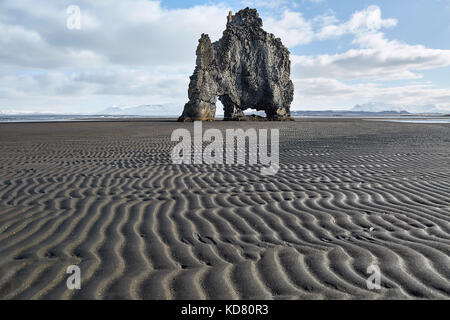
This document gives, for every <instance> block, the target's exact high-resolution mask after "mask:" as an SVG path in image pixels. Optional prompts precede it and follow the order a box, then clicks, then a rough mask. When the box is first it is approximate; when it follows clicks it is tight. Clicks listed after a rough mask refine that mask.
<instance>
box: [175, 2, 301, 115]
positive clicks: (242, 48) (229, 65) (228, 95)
mask: <svg viewBox="0 0 450 320" xmlns="http://www.w3.org/2000/svg"><path fill="white" fill-rule="evenodd" d="M262 25H263V23H262V20H261V18H260V17H259V15H258V12H257V11H256V10H255V9H249V8H246V9H243V10H241V11H239V12H238V13H236V14H235V15H232V13H231V12H230V14H229V16H228V22H227V28H226V30H225V31H224V33H223V37H222V38H221V39H220V40H219V41H216V42H214V43H211V40H210V39H209V36H208V35H206V34H202V36H201V38H200V40H199V44H198V47H197V66H196V68H195V71H194V74H193V75H192V76H191V77H190V79H191V81H190V84H189V102H188V103H186V105H185V106H184V111H183V114H182V115H181V117H180V118H179V119H178V120H179V121H195V120H202V121H212V120H214V118H215V115H216V101H217V99H219V100H220V101H221V102H222V104H223V106H224V114H225V120H249V119H258V117H246V116H245V115H244V111H245V110H247V109H256V110H258V111H265V113H266V116H267V118H266V119H267V120H292V118H291V115H290V105H291V103H292V100H293V97H294V85H293V83H292V81H291V79H290V69H291V62H290V60H289V50H288V49H287V48H286V47H285V46H283V44H282V43H281V40H280V39H279V38H275V36H274V35H273V34H271V33H267V32H266V31H264V30H263V29H262Z"/></svg>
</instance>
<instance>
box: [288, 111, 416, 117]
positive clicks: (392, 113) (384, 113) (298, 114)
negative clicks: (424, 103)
mask: <svg viewBox="0 0 450 320" xmlns="http://www.w3.org/2000/svg"><path fill="white" fill-rule="evenodd" d="M410 114H411V113H409V112H406V111H401V112H399V111H379V112H378V111H374V112H372V111H354V110H304V111H302V110H297V111H291V115H292V116H294V117H314V116H321V117H324V116H330V117H331V116H348V117H350V116H399V115H410Z"/></svg>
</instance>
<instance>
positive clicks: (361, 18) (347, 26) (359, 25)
mask: <svg viewBox="0 0 450 320" xmlns="http://www.w3.org/2000/svg"><path fill="white" fill-rule="evenodd" d="M396 25H397V20H396V19H382V18H381V9H380V8H379V7H378V6H369V7H368V8H367V9H365V10H362V11H358V12H355V13H354V14H353V15H352V17H351V18H350V20H349V21H347V22H344V23H340V24H329V25H326V26H324V27H323V28H322V29H321V30H320V31H319V32H318V33H317V37H318V38H319V39H327V38H331V37H339V36H342V35H344V34H348V33H353V34H357V33H361V32H367V31H377V30H380V29H381V28H390V27H394V26H396Z"/></svg>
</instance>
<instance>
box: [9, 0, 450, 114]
mask: <svg viewBox="0 0 450 320" xmlns="http://www.w3.org/2000/svg"><path fill="white" fill-rule="evenodd" d="M71 5H76V6H77V7H78V8H79V9H80V14H81V18H80V23H81V24H80V29H69V28H68V27H67V20H68V19H69V16H70V13H68V12H67V8H68V7H69V6H71ZM246 6H250V7H253V8H256V9H258V12H259V13H260V16H261V17H262V19H263V22H264V28H265V29H266V30H267V31H269V32H272V33H274V34H275V35H276V36H277V37H280V38H281V39H282V41H283V43H284V44H285V45H286V46H288V47H289V49H290V51H291V61H292V79H293V81H294V85H295V98H294V102H293V104H292V109H293V110H301V109H308V110H311V109H322V110H323V109H350V108H352V107H353V106H354V105H356V104H370V103H371V105H374V104H377V103H379V104H390V105H395V106H402V107H404V108H406V109H409V110H410V111H417V110H419V111H424V110H430V111H433V110H440V111H443V112H450V76H449V75H450V41H449V40H448V39H450V19H449V17H450V0H414V1H411V0H410V1H407V0H395V1H392V0H391V1H387V0H383V1H375V0H374V1H366V0H362V1H361V0H359V1H357V0H345V1H340V0H334V1H333V0H298V1H292V0H281V1H270V0H232V1H202V0H191V1H181V0H172V1H169V0H167V1H148V0H121V1H109V0H96V1H91V0H79V1H75V0H67V1H66V0H58V1H56V0H54V1H44V0H38V1H31V0H16V1H1V2H0V112H2V113H11V112H52V113H95V112H99V111H101V110H104V109H106V108H109V107H112V106H119V107H126V106H130V107H131V106H137V105H144V104H145V105H147V104H154V105H162V107H161V109H160V110H162V111H161V112H170V113H174V114H178V113H181V111H182V108H183V105H184V103H185V102H186V101H187V86H188V82H189V76H190V75H191V74H192V71H193V69H194V64H195V48H196V45H197V41H198V38H199V37H200V34H201V33H203V32H204V33H208V34H209V35H210V36H211V38H212V39H213V40H217V39H218V38H219V37H220V36H221V34H222V32H223V29H224V28H225V23H226V15H227V13H228V10H233V11H234V12H235V11H237V10H239V9H242V8H244V7H246ZM155 110H158V109H155ZM155 112H158V111H155Z"/></svg>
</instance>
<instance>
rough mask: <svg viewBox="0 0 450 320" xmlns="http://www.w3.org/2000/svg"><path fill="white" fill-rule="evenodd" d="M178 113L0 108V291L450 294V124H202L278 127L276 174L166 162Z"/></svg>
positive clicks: (150, 295)
mask: <svg viewBox="0 0 450 320" xmlns="http://www.w3.org/2000/svg"><path fill="white" fill-rule="evenodd" d="M182 127H183V128H188V129H190V130H191V129H192V128H193V125H192V124H184V123H176V122H174V121H162V120H161V121H158V120H151V121H150V120H149V121H137V120H136V121H130V122H124V121H121V122H116V121H110V122H108V121H105V122H68V123H22V124H20V123H17V124H0V199H1V201H0V298H1V299H12V298H16V299H355V298H356V299H396V298H406V299H409V298H414V299H417V298H432V299H449V298H450V124H411V123H394V122H383V121H365V120H358V119H303V120H298V121H296V122H285V123H266V122H214V123H204V124H203V129H204V130H205V129H207V128H211V127H214V128H219V129H226V128H239V127H241V128H244V129H245V128H249V127H252V128H256V129H259V128H269V129H270V128H279V129H280V170H279V172H278V173H277V174H276V175H274V176H262V175H260V171H259V166H227V165H220V166H219V165H215V166H208V165H190V166H189V165H174V164H172V161H171V157H170V153H171V150H172V147H173V146H174V145H175V143H173V142H170V135H171V133H172V131H173V130H174V129H177V128H182ZM70 265H78V266H79V267H80V268H81V276H82V281H81V289H80V290H68V289H67V286H66V279H67V277H68V276H69V275H68V274H67V273H66V269H67V267H68V266H70ZM370 265H378V266H379V268H380V270H381V275H382V276H381V288H380V289H379V290H369V289H368V288H367V285H366V279H367V278H368V277H369V275H368V274H367V268H368V267H369V266H370Z"/></svg>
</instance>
